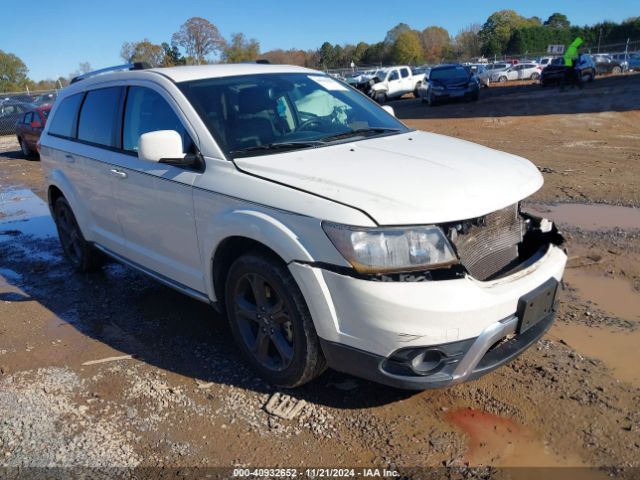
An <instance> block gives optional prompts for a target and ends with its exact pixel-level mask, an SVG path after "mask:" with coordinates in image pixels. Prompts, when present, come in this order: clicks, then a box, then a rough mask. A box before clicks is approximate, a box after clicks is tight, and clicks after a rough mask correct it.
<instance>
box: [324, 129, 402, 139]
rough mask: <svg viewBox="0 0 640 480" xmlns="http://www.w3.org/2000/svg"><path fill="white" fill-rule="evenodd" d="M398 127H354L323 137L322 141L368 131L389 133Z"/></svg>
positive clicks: (360, 134) (362, 134)
mask: <svg viewBox="0 0 640 480" xmlns="http://www.w3.org/2000/svg"><path fill="white" fill-rule="evenodd" d="M400 130H401V129H400V128H385V127H371V128H356V129H355V130H349V131H348V132H342V133H336V134H335V135H329V136H328V137H323V138H322V141H323V142H325V143H326V142H331V141H333V140H342V139H343V138H350V137H362V136H364V135H366V134H368V133H391V132H399V131H400Z"/></svg>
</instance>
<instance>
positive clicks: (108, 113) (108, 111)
mask: <svg viewBox="0 0 640 480" xmlns="http://www.w3.org/2000/svg"><path fill="white" fill-rule="evenodd" d="M121 92H122V88H121V87H110V88H101V89H98V90H90V91H89V92H87V96H86V98H85V100H84V103H83V104H82V110H80V119H79V120H78V140H82V141H85V142H90V143H95V144H97V145H104V146H106V147H113V146H115V131H116V120H117V113H118V108H119V103H120V93H121ZM54 121H55V119H54Z"/></svg>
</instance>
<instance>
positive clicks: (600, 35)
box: [598, 27, 602, 53]
mask: <svg viewBox="0 0 640 480" xmlns="http://www.w3.org/2000/svg"><path fill="white" fill-rule="evenodd" d="M601 39H602V27H600V33H598V53H600V40H601Z"/></svg>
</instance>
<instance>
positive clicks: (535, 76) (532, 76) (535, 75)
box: [531, 72, 540, 80]
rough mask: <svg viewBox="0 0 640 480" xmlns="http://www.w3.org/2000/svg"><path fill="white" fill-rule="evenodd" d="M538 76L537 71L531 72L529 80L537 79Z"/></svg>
mask: <svg viewBox="0 0 640 480" xmlns="http://www.w3.org/2000/svg"><path fill="white" fill-rule="evenodd" d="M539 78H540V74H539V73H537V72H533V73H532V74H531V80H538V79H539Z"/></svg>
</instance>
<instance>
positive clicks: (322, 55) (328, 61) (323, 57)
mask: <svg viewBox="0 0 640 480" xmlns="http://www.w3.org/2000/svg"><path fill="white" fill-rule="evenodd" d="M318 60H319V62H320V65H321V66H323V67H324V68H331V67H333V65H334V64H335V61H336V52H335V49H334V48H333V45H331V44H330V43H329V42H324V43H323V44H322V46H321V47H320V49H319V50H318Z"/></svg>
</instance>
